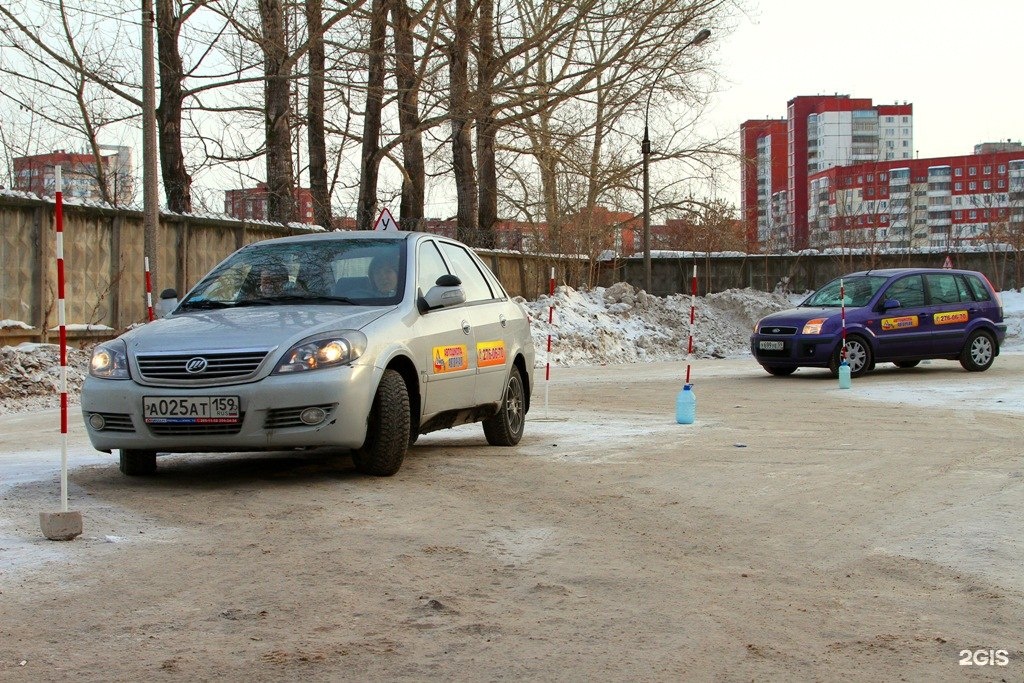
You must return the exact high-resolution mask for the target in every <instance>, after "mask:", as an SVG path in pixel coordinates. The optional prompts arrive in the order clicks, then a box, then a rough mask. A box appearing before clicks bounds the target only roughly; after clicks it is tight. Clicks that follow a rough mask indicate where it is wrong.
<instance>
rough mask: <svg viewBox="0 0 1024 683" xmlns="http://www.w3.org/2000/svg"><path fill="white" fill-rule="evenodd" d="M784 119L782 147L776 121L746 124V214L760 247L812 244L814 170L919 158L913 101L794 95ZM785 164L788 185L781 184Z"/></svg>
mask: <svg viewBox="0 0 1024 683" xmlns="http://www.w3.org/2000/svg"><path fill="white" fill-rule="evenodd" d="M784 123H785V144H784V145H780V144H779V143H780V141H781V140H780V133H779V125H780V122H778V121H772V120H768V121H765V120H752V121H747V122H745V123H744V124H743V125H742V126H741V127H740V131H741V133H740V140H741V142H740V145H741V155H742V158H743V163H742V165H741V176H742V177H741V192H742V195H741V197H742V198H741V206H742V210H743V219H744V221H746V230H747V235H748V237H753V236H757V242H758V244H759V246H760V247H761V248H762V249H763V248H766V247H767V248H769V249H771V248H773V247H776V246H781V247H785V248H793V249H803V248H805V247H807V246H809V243H810V239H809V237H810V236H809V230H808V222H807V210H808V201H809V199H808V192H809V185H808V179H809V177H810V176H812V175H814V174H817V173H820V172H822V171H825V170H827V169H830V168H834V167H836V166H847V165H850V164H858V163H865V162H871V161H892V160H909V159H911V158H912V157H913V140H914V137H913V130H914V129H913V105H911V104H906V103H904V104H893V105H874V104H872V102H871V100H870V99H863V98H851V97H850V96H849V95H838V94H837V95H817V96H801V97H794V98H793V99H791V100H790V101H789V102H788V105H787V110H786V118H785V120H784ZM751 151H752V152H753V154H751ZM779 164H783V165H784V168H785V183H784V185H781V184H777V176H776V169H777V168H778V166H779ZM751 169H754V172H753V174H752V173H751V172H750V171H751ZM769 169H770V170H769ZM769 174H770V178H771V180H769V179H768V178H769ZM751 176H753V177H751ZM752 198H756V204H752V201H753V199H752ZM755 207H756V208H755Z"/></svg>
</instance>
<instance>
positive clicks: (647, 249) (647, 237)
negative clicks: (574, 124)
mask: <svg viewBox="0 0 1024 683" xmlns="http://www.w3.org/2000/svg"><path fill="white" fill-rule="evenodd" d="M710 36H711V31H710V30H708V29H706V28H704V29H701V30H700V32H699V33H697V35H695V36H694V37H693V40H691V41H690V42H688V43H687V44H686V45H684V46H683V50H685V49H686V48H688V47H690V46H691V45H700V44H701V43H703V42H704V41H705V40H707V39H708V38H709V37H710ZM665 66H668V63H667V62H666V64H665ZM664 70H665V67H664V66H663V67H662V68H661V71H659V72H658V78H655V79H654V83H652V84H651V89H650V90H648V91H647V106H646V107H645V108H644V139H643V142H642V143H641V144H640V152H641V153H642V154H643V160H644V163H643V167H644V290H645V291H646V292H647V293H648V294H650V293H651V169H650V156H651V138H650V135H649V134H648V120H649V119H650V116H651V95H653V94H654V86H655V85H657V84H658V79H660V78H661V73H662V71H664Z"/></svg>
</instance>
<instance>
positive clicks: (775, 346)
mask: <svg viewBox="0 0 1024 683" xmlns="http://www.w3.org/2000/svg"><path fill="white" fill-rule="evenodd" d="M757 348H759V349H761V350H762V351H782V350H783V349H784V348H786V343H785V342H781V341H765V340H761V341H759V342H758V343H757Z"/></svg>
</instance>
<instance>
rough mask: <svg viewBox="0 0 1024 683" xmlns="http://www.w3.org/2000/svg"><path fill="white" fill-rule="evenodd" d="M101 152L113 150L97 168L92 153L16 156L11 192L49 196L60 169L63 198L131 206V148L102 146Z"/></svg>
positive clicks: (133, 186)
mask: <svg viewBox="0 0 1024 683" xmlns="http://www.w3.org/2000/svg"><path fill="white" fill-rule="evenodd" d="M100 149H101V150H102V149H113V150H116V152H115V153H114V154H109V155H104V156H101V157H100V164H101V165H100V166H98V165H97V163H96V158H95V157H94V156H93V155H92V154H77V153H74V152H67V151H65V150H62V149H59V150H55V151H53V152H51V153H50V154H34V155H32V156H24V157H15V159H14V162H13V165H14V189H15V190H19V191H21V192H32V193H34V194H37V195H40V196H43V195H52V194H53V193H54V192H55V191H56V189H57V188H56V181H55V178H56V171H55V169H56V167H57V166H60V171H61V193H62V194H63V195H64V196H65V197H69V198H70V197H74V198H76V199H88V200H92V201H103V200H104V199H108V200H109V201H111V202H112V203H114V204H116V205H125V204H130V203H132V201H133V199H134V198H135V178H134V175H133V169H132V155H131V149H129V148H128V147H107V146H101V147H100ZM100 168H102V170H103V173H102V174H101V173H100V172H99V169H100ZM101 176H102V178H103V180H105V181H106V187H107V194H106V197H104V193H103V192H102V191H101V189H100V178H101Z"/></svg>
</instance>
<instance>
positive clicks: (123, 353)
mask: <svg viewBox="0 0 1024 683" xmlns="http://www.w3.org/2000/svg"><path fill="white" fill-rule="evenodd" d="M89 374H90V375H92V376H93V377H101V378H103V379H130V375H129V374H128V351H127V349H126V348H125V345H124V342H123V341H120V340H117V339H114V340H112V341H108V342H103V343H102V344H97V345H96V347H95V348H94V349H93V350H92V358H91V359H90V360H89Z"/></svg>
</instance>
